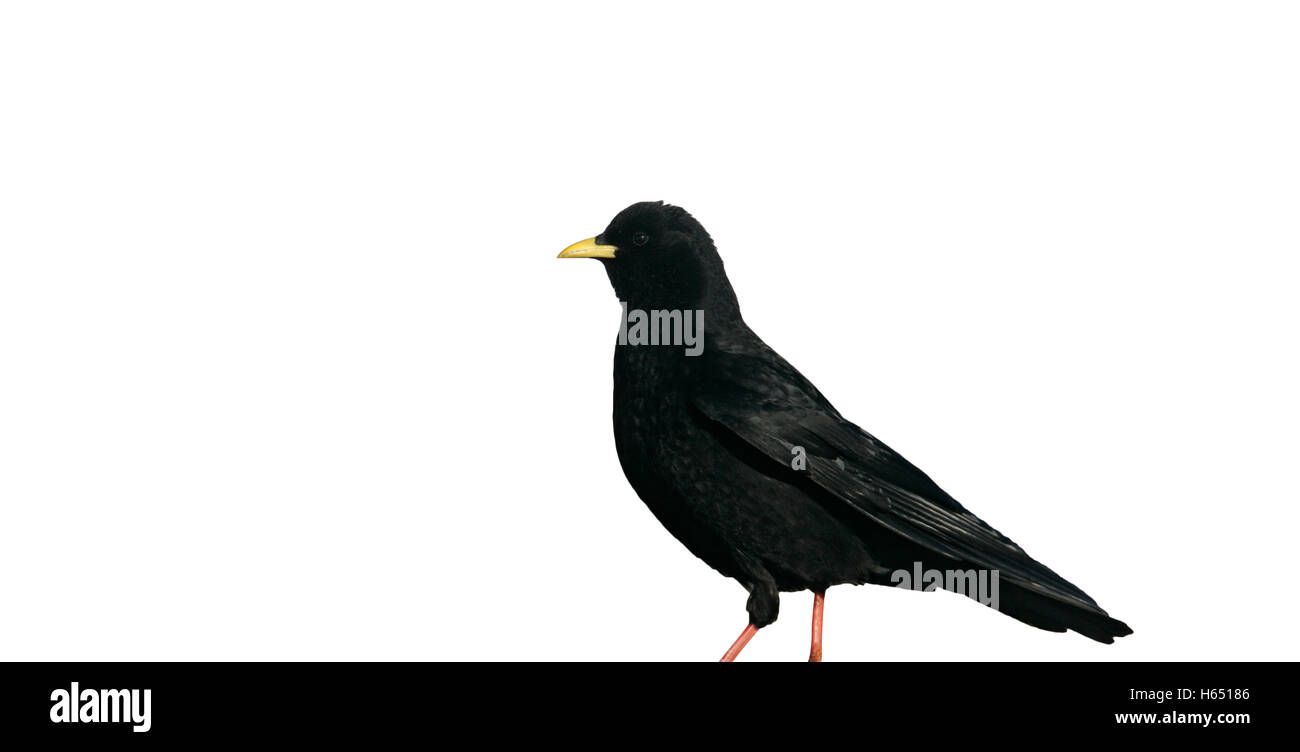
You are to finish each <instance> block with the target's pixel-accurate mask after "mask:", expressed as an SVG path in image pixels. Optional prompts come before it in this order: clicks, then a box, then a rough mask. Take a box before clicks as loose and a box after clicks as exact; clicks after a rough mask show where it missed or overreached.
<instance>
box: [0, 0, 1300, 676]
mask: <svg viewBox="0 0 1300 752" xmlns="http://www.w3.org/2000/svg"><path fill="white" fill-rule="evenodd" d="M443 5H444V6H446V7H437V6H435V5H434V4H426V3H409V4H406V3H383V4H376V3H320V2H313V3H262V2H257V3H232V2H223V3H183V4H176V3H162V2H159V3H114V4H111V5H110V4H101V3H84V4H83V3H31V4H6V5H5V6H4V10H3V11H0V108H3V116H2V117H0V359H2V362H0V603H2V604H3V616H0V658H6V659H103V660H107V659H125V660H133V659H401V660H405V659H528V660H531V659H579V660H581V659H637V660H642V659H649V660H676V659H682V660H712V659H716V658H717V657H718V656H719V655H720V654H721V653H722V652H723V650H724V649H725V648H726V647H727V645H729V644H730V642H731V640H732V638H734V637H735V635H736V634H737V633H738V632H739V631H740V629H741V628H742V627H743V626H744V624H745V622H746V618H747V617H746V614H745V611H744V602H745V592H744V591H743V589H742V588H741V587H740V586H739V585H737V584H736V583H735V582H733V581H731V580H727V579H724V578H722V577H721V576H719V575H718V574H716V573H715V572H713V571H712V570H711V569H709V568H708V567H707V566H706V565H704V564H703V563H701V562H699V561H698V560H696V559H695V558H694V557H692V556H691V555H690V554H689V553H688V552H687V551H686V550H685V549H684V548H683V547H682V546H681V545H680V544H678V543H677V542H676V541H675V540H674V539H672V537H671V536H669V535H668V533H667V532H665V531H664V530H663V529H662V528H661V527H660V526H659V524H658V523H657V522H656V521H655V520H654V518H653V517H652V516H651V515H650V513H649V512H648V511H647V510H646V509H645V507H644V506H643V505H642V503H641V501H640V500H639V499H637V497H636V496H635V494H634V493H633V492H632V491H631V489H630V488H629V487H628V486H627V484H626V482H625V481H624V479H623V477H622V473H621V471H620V469H619V467H618V463H617V459H616V457H615V453H614V446H613V441H612V436H611V428H610V392H611V361H612V354H613V346H614V335H615V331H616V327H617V316H618V310H619V309H618V304H617V301H616V299H615V297H614V296H613V294H612V292H611V290H610V289H609V286H608V284H607V281H606V279H605V277H604V274H603V273H602V272H601V269H600V268H599V265H598V264H597V263H596V262H591V261H557V260H556V259H555V258H554V257H555V254H556V253H557V252H558V251H559V250H560V249H561V248H563V247H564V246H566V245H568V244H569V243H571V242H573V241H575V240H578V239H581V238H584V237H587V236H590V235H594V234H596V233H597V232H600V231H601V230H602V229H603V228H604V226H605V224H606V223H607V222H608V220H609V219H610V218H611V217H612V216H613V215H614V214H615V213H616V212H617V211H618V210H620V209H622V208H623V207H624V206H626V205H627V204H629V203H632V202H634V201H638V200H646V199H664V200H667V201H669V202H672V203H677V204H680V205H682V206H685V207H686V208H688V209H689V210H690V211H692V212H693V213H694V214H695V215H696V216H697V217H698V218H699V219H700V220H701V221H702V222H703V223H704V224H705V226H706V227H708V228H709V230H710V231H711V232H712V234H713V236H714V238H715V239H716V241H717V243H718V246H719V249H720V250H721V252H722V255H723V257H724V259H726V262H727V268H728V270H729V272H730V276H731V279H732V281H733V283H734V285H735V287H736V289H737V291H738V294H739V296H740V300H741V304H742V306H743V308H744V311H745V314H746V317H747V319H748V321H749V322H750V324H751V325H752V326H753V327H754V329H755V330H756V331H758V332H759V333H760V334H761V335H762V336H763V337H764V338H765V339H766V340H767V342H768V343H769V344H771V345H772V346H773V347H774V348H776V349H777V350H778V351H779V352H781V353H782V354H783V355H784V356H786V357H787V358H788V359H789V360H790V361H791V362H793V363H794V364H795V365H796V366H797V367H799V368H800V369H801V370H802V371H803V372H804V373H805V375H807V376H808V377H809V378H811V379H812V380H813V381H814V382H816V383H817V384H818V386H819V387H820V388H821V389H822V391H823V392H825V393H826V395H827V396H828V397H829V398H830V399H831V400H832V401H834V402H835V403H836V405H837V407H839V408H840V410H841V411H842V412H844V413H845V414H846V415H847V416H849V417H850V418H852V419H853V420H855V421H856V422H858V423H860V424H861V425H863V426H864V427H866V428H867V429H868V430H870V431H872V432H873V433H874V434H876V435H877V436H879V437H880V438H881V439H883V440H884V441H886V442H888V443H890V444H891V445H893V446H894V447H895V448H896V449H898V450H899V451H901V452H902V453H903V454H905V455H906V456H907V457H908V458H909V459H911V460H912V461H914V462H915V463H917V464H918V465H920V466H921V467H922V468H923V469H925V470H927V471H928V472H929V473H930V474H931V475H932V476H933V477H934V478H935V479H936V480H937V481H938V482H939V483H940V484H941V485H943V486H944V487H945V488H946V489H947V490H949V491H950V492H951V493H953V494H954V495H955V496H956V497H957V498H959V499H960V500H962V501H963V502H964V503H965V504H966V505H967V506H969V507H970V508H971V509H972V510H974V511H975V512H976V513H978V514H979V515H980V516H982V517H983V518H985V519H986V520H988V521H989V522H990V523H992V524H993V525H994V526H996V527H998V528H999V529H1001V530H1002V531H1003V532H1004V533H1006V534H1008V535H1010V536H1011V537H1012V538H1014V539H1015V540H1016V541H1018V542H1019V543H1021V544H1022V545H1023V546H1024V547H1025V548H1026V549H1027V550H1028V551H1029V552H1030V553H1031V554H1033V555H1035V556H1036V557H1038V558H1040V559H1041V560H1043V561H1044V562H1045V563H1047V564H1048V565H1049V566H1051V567H1053V568H1054V569H1056V570H1057V571H1059V572H1060V573H1062V574H1063V575H1064V576H1066V577H1067V578H1069V579H1070V580H1072V581H1073V582H1075V583H1076V584H1078V585H1079V586H1081V587H1082V588H1084V589H1085V590H1087V591H1088V592H1089V593H1090V594H1091V595H1093V596H1094V597H1095V598H1096V599H1097V600H1098V601H1099V602H1100V603H1101V604H1102V606H1103V607H1105V608H1106V609H1108V610H1109V611H1110V612H1111V613H1112V614H1113V615H1115V616H1117V617H1119V618H1121V619H1124V620H1126V621H1127V622H1128V623H1129V624H1131V625H1132V626H1133V627H1134V629H1135V630H1136V634H1135V635H1134V636H1132V637H1128V638H1125V639H1123V640H1121V641H1119V642H1118V643H1117V644H1116V645H1113V646H1109V647H1108V646H1103V645H1099V644H1096V643H1093V642H1091V641H1089V640H1087V639H1085V638H1083V637H1080V636H1078V635H1074V634H1069V635H1060V634H1052V633H1048V632H1042V631H1039V630H1035V629H1032V628H1030V627H1027V626H1024V625H1022V624H1020V623H1018V622H1015V621H1013V620H1011V619H1008V618H1006V617H1004V616H1001V615H999V614H997V613H994V612H993V611H991V610H989V609H984V608H980V607H978V606H977V605H975V604H973V603H970V602H968V601H966V600H964V599H961V598H959V597H957V596H953V595H950V594H946V593H938V594H928V595H923V594H916V593H909V592H902V591H896V590H893V589H888V588H880V587H861V588H853V587H840V588H835V589H833V590H832V591H831V592H830V594H829V596H828V601H827V614H826V619H827V620H826V657H827V659H828V660H850V659H859V660H891V659H921V660H926V659H954V658H955V659H962V658H976V659H1011V660H1020V659H1024V660H1048V659H1066V660H1138V659H1155V660H1189V659H1215V660H1219V659H1223V660H1238V659H1296V658H1298V657H1300V655H1297V652H1296V648H1295V643H1294V640H1293V637H1294V633H1295V629H1296V624H1295V618H1296V606H1295V603H1296V593H1295V576H1294V575H1295V572H1294V569H1293V566H1292V562H1293V561H1294V557H1293V555H1292V553H1293V551H1294V548H1295V543H1294V541H1295V536H1296V530H1297V522H1300V519H1298V515H1297V511H1296V503H1297V492H1296V482H1295V478H1294V472H1293V469H1294V467H1295V462H1296V457H1297V450H1298V449H1300V446H1298V441H1297V434H1296V425H1297V419H1298V418H1300V415H1298V414H1297V413H1298V412H1300V411H1298V410H1297V398H1296V384H1297V383H1298V382H1300V368H1297V356H1296V334H1295V330H1296V322H1297V321H1298V320H1300V316H1298V315H1297V314H1300V311H1298V310H1297V308H1298V307H1300V306H1298V305H1297V302H1296V294H1295V288H1296V282H1297V262H1296V258H1297V251H1298V250H1300V243H1298V242H1297V241H1298V240H1300V229H1298V228H1300V223H1298V222H1297V215H1296V210H1297V206H1298V205H1300V203H1298V202H1300V180H1298V178H1297V176H1298V175H1300V149H1298V147H1297V144H1298V143H1300V139H1298V138H1297V134H1298V133H1300V107H1298V105H1297V96H1296V92H1297V71H1300V46H1298V45H1297V44H1296V39H1297V37H1298V36H1300V24H1297V21H1298V20H1300V19H1298V18H1297V11H1296V10H1295V6H1294V5H1289V4H1286V3H1276V4H1272V3H1249V4H1242V3H1227V2H1224V3H1203V2H1176V3H1131V2H1115V3H1088V4H1070V5H1069V7H1068V8H1066V7H1063V5H1062V4H1047V3H1039V2H1024V3H978V4H977V3H907V4H890V5H889V6H888V7H884V6H881V5H870V6H864V5H863V4H856V3H852V4H851V3H845V4H831V3H804V4H801V5H800V6H798V10H795V8H794V6H791V5H788V4H764V3H744V4H741V3H735V4H724V3H716V4H707V5H706V4H702V3H671V2H660V3H654V4H646V3H635V4H631V3H629V4H613V3H561V4H556V3H518V4H505V3H478V4H474V5H473V6H472V7H471V6H470V5H469V4H459V5H460V6H462V7H459V8H458V9H453V8H452V4H443ZM810 602H811V596H810V595H809V594H807V593H798V594H787V595H785V596H783V601H782V617H781V619H780V621H778V622H777V623H776V624H775V625H774V626H772V627H771V628H769V629H766V630H764V631H763V632H761V633H760V634H759V636H758V637H757V638H756V639H755V640H754V642H752V643H751V645H750V647H749V648H748V649H747V650H746V652H745V653H744V655H743V656H742V659H749V660H760V659H764V660H801V659H803V658H804V657H806V654H807V653H806V651H807V631H808V611H809V605H810Z"/></svg>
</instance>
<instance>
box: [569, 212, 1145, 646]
mask: <svg viewBox="0 0 1300 752" xmlns="http://www.w3.org/2000/svg"><path fill="white" fill-rule="evenodd" d="M561 256H562V257H566V256H567V257H595V258H599V259H600V260H601V262H602V263H603V264H604V266H605V270H606V272H607V273H608V275H609V280H610V282H611V283H612V284H613V286H614V291H615V292H616V293H617V295H618V297H619V299H620V300H622V301H624V302H625V304H626V307H627V309H628V310H629V311H635V310H640V311H654V310H682V311H687V312H690V311H703V320H702V323H703V348H702V351H700V352H699V353H698V355H696V356H692V355H690V354H688V350H687V348H685V347H683V346H673V345H671V344H663V343H661V344H659V345H646V344H641V345H634V344H626V345H620V346H617V347H616V348H615V355H614V439H615V442H616V444H617V448H618V457H619V460H620V462H621V463H622V466H623V471H624V473H625V474H626V476H627V479H628V481H629V482H630V483H631V485H632V487H633V488H634V489H635V490H636V492H637V494H638V495H639V496H640V497H641V499H642V500H643V501H644V502H645V503H646V505H647V506H648V507H649V508H650V510H651V512H653V513H654V515H655V517H657V518H658V519H659V521H660V522H662V523H663V525H664V527H666V528H667V529H668V530H669V531H670V532H671V533H672V534H673V535H674V536H675V537H676V538H677V539H678V540H680V541H681V542H682V543H683V544H685V546H686V547H687V548H688V549H690V551H691V552H692V553H694V554H695V555H696V556H698V557H700V558H701V559H703V560H704V561H705V562H707V563H708V564H709V565H710V566H712V567H713V568H714V569H716V570H718V571H719V572H721V573H722V574H724V575H726V576H728V577H733V578H735V579H736V580H738V581H739V582H740V583H741V584H743V585H744V586H745V587H746V588H747V589H748V590H749V593H750V595H749V600H748V604H747V605H748V611H749V617H750V623H751V625H752V627H754V628H761V627H763V626H766V625H767V624H770V623H771V622H773V621H774V620H775V619H776V617H777V610H778V605H779V602H778V593H779V592H781V591H795V590H805V589H808V590H813V591H814V592H816V593H818V594H819V597H818V599H817V604H818V608H820V603H821V600H820V593H822V592H824V591H825V589H826V588H828V587H830V586H832V585H838V584H846V583H852V584H862V583H875V584H884V585H892V584H893V582H892V581H891V578H890V575H891V573H893V572H894V571H896V570H912V569H913V568H914V566H915V565H916V563H918V562H919V563H920V565H921V567H922V568H923V569H935V570H941V571H943V570H971V569H974V570H996V571H997V572H998V573H999V579H1000V584H1001V593H1000V598H999V600H1000V603H999V610H1001V611H1002V612H1003V613H1005V614H1007V615H1009V616H1012V617H1015V618H1016V619H1019V620H1021V621H1023V622H1025V623H1028V624H1031V625H1033V626H1036V627H1040V628H1042V629H1047V630H1052V631H1057V632H1063V631H1065V630H1067V629H1072V630H1074V631H1076V632H1079V633H1081V634H1083V635H1086V636H1088V637H1091V638H1092V639H1094V640H1099V641H1101V642H1107V643H1108V642H1111V641H1112V639H1113V638H1114V637H1118V636H1123V635H1127V634H1130V633H1131V630H1130V629H1129V628H1128V627H1127V626H1126V625H1125V624H1123V623H1122V622H1120V621H1117V620H1115V619H1112V618H1111V617H1109V616H1108V615H1107V614H1106V612H1105V611H1103V610H1102V609H1101V608H1100V607H1098V606H1097V604H1096V602H1095V601H1093V600H1092V599H1091V598H1089V597H1088V596H1087V595H1086V594H1085V593H1084V592H1083V591H1082V590H1080V589H1079V588H1077V587H1075V586H1074V585H1072V584H1070V583H1069V582H1067V581H1066V580H1065V579H1063V578H1062V577H1060V576H1059V575H1057V574H1056V573H1055V572H1053V571H1051V570H1050V569H1048V568H1047V567H1045V566H1043V565H1042V564H1040V563H1038V562H1037V561H1035V560H1034V559H1032V558H1030V557H1029V555H1028V554H1026V553H1025V552H1024V550H1023V549H1021V548H1020V547H1019V546H1017V545H1016V544H1015V543H1013V542H1012V541H1011V540H1009V539H1008V538H1007V537H1006V536H1003V535H1002V534H1001V533H999V532H998V531H996V530H994V529H993V528H991V527H990V526H988V525H987V524H985V523H984V522H983V521H982V520H980V519H979V518H978V517H976V516H975V515H973V514H971V513H970V512H969V511H967V510H966V509H965V508H964V507H962V506H961V504H959V503H958V502H957V501H956V500H955V499H953V498H952V497H951V496H949V495H948V494H947V493H945V492H944V491H943V489H941V488H939V487H938V486H937V485H936V484H935V483H934V482H933V481H932V480H931V479H930V478H929V477H928V476H927V475H926V474H925V473H923V472H921V471H920V470H919V469H917V468H916V467H915V466H914V465H912V464H911V463H910V462H908V461H907V460H905V459H904V458H903V457H901V456H900V455H899V454H898V453H896V452H894V451H893V450H891V449H890V448H889V447H888V446H885V444H883V443H882V442H880V441H879V440H878V439H876V438H875V437H873V436H872V435H871V434H869V433H867V432H866V431H864V430H862V429H861V428H859V427H858V426H856V425H854V424H853V423H852V422H850V421H849V420H847V419H845V418H844V417H843V416H842V415H840V413H839V412H838V411H837V410H836V409H835V408H834V407H833V406H832V405H831V403H830V402H829V401H828V400H827V399H826V398H825V397H823V396H822V394H821V393H820V392H819V391H818V390H817V388H816V387H815V386H813V384H812V383H810V382H809V381H808V380H807V379H805V378H804V377H803V376H802V375H801V374H800V373H799V372H798V371H797V370H795V368H794V367H793V366H791V365H790V364H789V363H787V362H786V361H785V360H784V359H783V358H782V357H781V356H780V355H778V354H776V352H774V351H773V350H772V349H771V348H770V347H768V346H767V345H766V344H764V342H763V341H762V340H761V339H759V337H758V335H756V334H755V333H754V332H753V331H752V330H750V328H749V327H748V326H747V325H746V324H745V321H744V319H743V318H742V317H741V313H740V307H739V305H738V303H737V300H736V295H735V293H734V292H733V290H732V287H731V283H730V282H729V281H728V279H727V275H726V273H725V271H724V269H723V264H722V259H721V257H720V256H719V255H718V252H717V250H716V249H715V247H714V244H713V241H712V239H711V238H710V237H709V235H708V233H707V232H706V231H705V230H704V228H703V227H702V226H701V225H700V224H699V222H697V221H696V220H695V219H694V218H693V217H692V216H691V215H690V214H688V213H687V212H686V211H685V210H683V209H681V208H679V207H675V206H671V205H665V204H663V203H662V202H649V203H640V204H634V205H632V206H630V207H628V208H627V209H625V210H624V211H622V212H621V213H619V215H618V216H617V217H615V218H614V220H613V221H612V222H611V223H610V224H609V226H608V227H607V228H606V230H605V232H604V233H602V234H601V235H599V236H597V237H595V238H592V239H590V240H588V241H584V242H583V243H579V244H575V245H574V246H571V247H570V248H569V249H566V251H565V252H564V253H562V254H561ZM686 315H690V314H689V313H687V314H686ZM796 447H801V448H802V451H803V452H805V453H806V462H805V463H804V466H803V467H796V464H797V463H793V462H792V457H793V456H796V454H797V452H798V451H799V450H796V449H795V448H796ZM814 623H815V626H814V630H815V634H814V640H815V645H814V653H815V654H818V655H819V651H820V648H819V646H818V644H816V641H817V640H819V635H818V634H817V633H819V631H820V611H818V612H817V614H816V615H815V617H814ZM752 632H753V629H751V630H749V631H747V634H752ZM747 639H748V637H746V636H743V635H742V641H738V644H739V645H742V646H743V640H747ZM738 650H739V648H735V651H736V652H738ZM732 655H734V654H733V653H729V656H732Z"/></svg>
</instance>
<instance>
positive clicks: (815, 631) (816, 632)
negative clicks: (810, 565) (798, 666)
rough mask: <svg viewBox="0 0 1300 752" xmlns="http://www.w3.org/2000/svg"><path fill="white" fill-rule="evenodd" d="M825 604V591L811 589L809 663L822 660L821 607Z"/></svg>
mask: <svg viewBox="0 0 1300 752" xmlns="http://www.w3.org/2000/svg"><path fill="white" fill-rule="evenodd" d="M825 605H826V591H825V590H815V591H813V627H812V650H811V651H809V653H808V662H809V663H821V662H822V608H823V607H824V606H825Z"/></svg>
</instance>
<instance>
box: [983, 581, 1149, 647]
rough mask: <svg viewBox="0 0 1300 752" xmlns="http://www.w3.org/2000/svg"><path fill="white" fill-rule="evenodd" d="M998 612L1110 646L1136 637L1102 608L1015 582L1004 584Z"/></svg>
mask: <svg viewBox="0 0 1300 752" xmlns="http://www.w3.org/2000/svg"><path fill="white" fill-rule="evenodd" d="M998 610H1000V611H1001V612H1002V613H1004V614H1006V615H1007V616H1010V617H1012V618H1015V619H1019V620H1020V621H1022V622H1024V623H1026V624H1029V625H1031V626H1035V627H1038V628H1039V629H1046V630H1047V631H1049V632H1064V631H1066V630H1067V629H1072V630H1074V631H1075V632H1078V633H1079V634H1081V635H1083V636H1084V637H1089V638H1091V639H1094V640H1096V641H1097V642H1104V643H1106V644H1110V643H1112V642H1114V641H1115V638H1116V637H1123V636H1125V635H1130V634H1133V630H1132V629H1130V628H1129V626H1128V625H1127V624H1125V623H1124V622H1122V621H1119V620H1118V619H1113V618H1111V617H1110V616H1109V615H1108V614H1107V613H1106V612H1105V611H1102V610H1101V609H1100V608H1095V607H1093V608H1089V607H1086V606H1084V605H1082V604H1080V605H1075V604H1072V603H1064V602H1062V601H1059V600H1056V599H1055V598H1050V597H1048V596H1044V595H1040V594H1038V593H1035V592H1032V591H1030V590H1026V589H1024V588H1022V587H1019V586H1017V585H1015V584H1014V583H1005V582H1004V583H1003V585H1002V592H1001V594H1000V596H999V604H998Z"/></svg>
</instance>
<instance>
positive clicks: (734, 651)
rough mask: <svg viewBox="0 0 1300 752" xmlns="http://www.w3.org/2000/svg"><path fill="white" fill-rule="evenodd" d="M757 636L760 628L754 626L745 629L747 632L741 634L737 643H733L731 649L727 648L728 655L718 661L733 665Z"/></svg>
mask: <svg viewBox="0 0 1300 752" xmlns="http://www.w3.org/2000/svg"><path fill="white" fill-rule="evenodd" d="M756 634H758V627H756V626H754V625H753V624H750V625H749V626H748V627H745V631H744V632H741V633H740V636H739V637H737V638H736V641H735V642H733V643H731V647H729V648H727V652H726V654H724V655H723V656H722V660H720V661H718V663H731V662H732V661H734V660H736V656H738V655H740V651H742V650H744V649H745V645H748V644H749V641H750V639H752V638H753V637H754V635H756Z"/></svg>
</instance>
